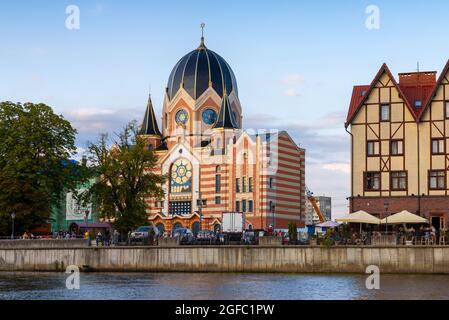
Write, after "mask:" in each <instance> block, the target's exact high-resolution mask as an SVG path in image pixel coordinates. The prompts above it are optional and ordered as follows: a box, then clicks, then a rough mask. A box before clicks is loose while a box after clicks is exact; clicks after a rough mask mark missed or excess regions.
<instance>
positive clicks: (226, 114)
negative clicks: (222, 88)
mask: <svg viewBox="0 0 449 320" xmlns="http://www.w3.org/2000/svg"><path fill="white" fill-rule="evenodd" d="M219 128H221V129H238V125H237V122H236V120H235V117H234V113H233V112H232V107H231V104H230V103H229V98H228V94H227V93H226V92H225V93H224V95H223V100H222V102H221V107H220V113H219V114H218V118H217V121H216V122H215V124H214V126H213V127H212V129H219Z"/></svg>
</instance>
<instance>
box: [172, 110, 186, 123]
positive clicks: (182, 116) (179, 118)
mask: <svg viewBox="0 0 449 320" xmlns="http://www.w3.org/2000/svg"><path fill="white" fill-rule="evenodd" d="M175 120H176V123H177V124H186V123H187V120H189V114H188V113H187V111H185V110H184V109H181V110H179V111H178V112H176V116H175Z"/></svg>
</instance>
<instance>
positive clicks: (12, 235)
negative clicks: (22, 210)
mask: <svg viewBox="0 0 449 320" xmlns="http://www.w3.org/2000/svg"><path fill="white" fill-rule="evenodd" d="M15 218H16V213H15V212H12V213H11V220H12V228H11V229H12V231H11V239H14V219H15Z"/></svg>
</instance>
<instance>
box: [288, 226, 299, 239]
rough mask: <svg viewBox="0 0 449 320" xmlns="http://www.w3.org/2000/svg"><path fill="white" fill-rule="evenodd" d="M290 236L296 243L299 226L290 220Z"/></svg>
mask: <svg viewBox="0 0 449 320" xmlns="http://www.w3.org/2000/svg"><path fill="white" fill-rule="evenodd" d="M288 237H289V238H290V241H291V242H293V243H296V241H297V240H298V227H297V226H296V223H295V222H290V223H289V224H288Z"/></svg>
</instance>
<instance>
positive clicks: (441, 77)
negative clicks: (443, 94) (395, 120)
mask: <svg viewBox="0 0 449 320" xmlns="http://www.w3.org/2000/svg"><path fill="white" fill-rule="evenodd" d="M448 71H449V60H448V61H447V62H446V65H445V66H444V69H443V71H442V72H441V74H440V77H439V78H438V80H437V82H436V84H435V86H434V88H433V90H432V92H431V93H430V95H429V97H428V99H427V102H426V104H425V105H424V108H422V111H421V113H420V115H419V120H421V118H422V116H423V114H424V111H425V110H426V109H427V108H428V107H429V106H430V104H431V103H432V100H433V98H434V97H435V95H436V94H437V91H438V88H439V87H440V85H441V83H442V82H443V80H444V78H445V77H446V74H447V73H448ZM423 101H424V100H423Z"/></svg>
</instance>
